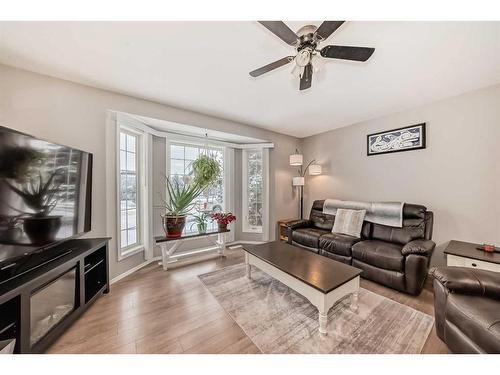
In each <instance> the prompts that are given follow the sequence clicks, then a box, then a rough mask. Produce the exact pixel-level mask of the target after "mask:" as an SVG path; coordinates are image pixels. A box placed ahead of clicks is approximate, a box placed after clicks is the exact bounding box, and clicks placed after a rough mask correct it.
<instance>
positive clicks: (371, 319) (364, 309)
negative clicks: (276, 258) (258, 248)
mask: <svg viewBox="0 0 500 375" xmlns="http://www.w3.org/2000/svg"><path fill="white" fill-rule="evenodd" d="M198 277H199V278H200V280H201V281H202V282H203V284H204V285H205V286H206V287H207V289H208V290H209V291H210V293H211V294H212V295H213V296H214V297H215V298H216V299H217V301H218V302H219V303H220V305H221V306H222V307H223V308H224V309H225V310H226V312H227V313H228V314H229V315H230V316H231V317H232V318H233V319H234V321H235V322H236V323H237V324H238V325H239V326H240V327H241V328H242V329H243V330H244V331H245V333H246V334H247V336H248V337H249V338H250V339H251V340H252V341H253V342H254V344H255V345H256V346H257V347H258V348H259V349H260V350H261V351H262V352H263V353H268V354H271V353H351V354H354V353H394V354H396V353H401V354H403V353H404V354H412V353H413V354H415V353H420V351H421V350H422V347H423V346H424V344H425V341H426V340H427V337H428V336H429V333H430V331H431V329H432V325H433V323H434V318H433V317H431V316H429V315H427V314H424V313H422V312H420V311H417V310H414V309H412V308H410V307H408V306H405V305H402V304H400V303H397V302H394V301H392V300H390V299H388V298H385V297H382V296H380V295H378V294H375V293H372V292H370V291H368V290H366V289H363V288H361V289H360V292H359V299H358V308H357V309H354V308H351V306H350V298H348V297H347V298H345V299H343V300H341V301H339V302H338V303H337V304H336V305H335V306H334V307H333V308H332V309H331V310H330V312H329V314H328V328H327V332H328V333H327V335H326V336H323V335H321V334H320V333H319V332H318V325H319V323H318V310H317V309H316V308H315V307H314V306H313V305H311V303H310V302H309V301H308V300H307V299H306V298H304V297H302V296H301V295H300V294H298V293H296V292H295V291H293V290H292V289H290V288H288V287H287V286H285V285H284V284H282V283H281V282H279V281H277V280H274V279H273V278H272V277H270V276H269V275H267V274H266V273H264V272H262V271H260V270H259V269H257V268H255V267H252V279H251V280H249V279H247V278H246V276H245V265H244V264H238V265H235V266H231V267H226V268H223V269H221V270H218V271H214V272H210V273H207V274H203V275H199V276H198Z"/></svg>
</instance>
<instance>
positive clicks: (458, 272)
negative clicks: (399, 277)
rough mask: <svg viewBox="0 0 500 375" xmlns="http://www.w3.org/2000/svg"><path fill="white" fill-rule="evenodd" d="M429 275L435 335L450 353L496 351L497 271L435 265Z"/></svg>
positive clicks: (499, 339) (499, 329)
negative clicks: (431, 283) (432, 295)
mask: <svg viewBox="0 0 500 375" xmlns="http://www.w3.org/2000/svg"><path fill="white" fill-rule="evenodd" d="M431 275H433V276H434V281H433V284H434V314H435V317H436V332H437V335H438V336H439V338H440V339H441V340H443V341H444V342H445V343H446V345H448V348H449V349H450V350H451V351H452V352H453V353H500V273H497V272H492V271H484V270H478V269H473V268H465V267H439V268H433V269H432V270H431Z"/></svg>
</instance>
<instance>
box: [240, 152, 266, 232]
mask: <svg viewBox="0 0 500 375" xmlns="http://www.w3.org/2000/svg"><path fill="white" fill-rule="evenodd" d="M249 152H260V153H261V160H262V168H261V171H262V194H261V197H262V198H261V200H262V202H261V204H262V225H261V226H254V225H250V223H249V222H248V209H249V206H248V188H247V187H248V154H249ZM266 154H267V153H266V152H265V149H261V148H253V149H243V150H242V154H241V160H242V168H241V177H242V185H241V186H242V189H241V190H242V194H241V196H242V205H241V216H242V219H243V221H242V223H241V231H242V232H243V233H256V234H263V235H264V234H265V232H266V231H265V228H266V226H267V223H268V220H267V216H268V208H267V207H268V204H267V196H268V192H267V190H268V189H267V177H266V173H267V165H266Z"/></svg>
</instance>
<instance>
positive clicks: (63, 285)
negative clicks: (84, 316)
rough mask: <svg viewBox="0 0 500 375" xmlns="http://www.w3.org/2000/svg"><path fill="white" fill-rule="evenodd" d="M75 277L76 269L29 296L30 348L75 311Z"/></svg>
mask: <svg viewBox="0 0 500 375" xmlns="http://www.w3.org/2000/svg"><path fill="white" fill-rule="evenodd" d="M76 276H77V272H76V268H73V269H71V270H69V271H67V272H66V273H64V274H63V275H61V276H59V277H58V278H57V279H55V280H53V281H52V282H50V283H49V284H47V285H45V286H43V287H42V288H40V289H38V290H36V291H34V292H33V294H32V295H31V303H30V304H31V310H30V322H31V324H30V331H31V332H30V344H31V346H33V345H35V344H36V343H37V342H38V341H39V340H40V339H41V338H42V337H44V336H45V335H46V334H47V333H48V332H49V331H50V330H51V329H52V328H53V327H55V326H56V325H57V324H59V323H60V322H61V321H62V320H63V319H64V318H65V317H67V316H68V315H69V314H70V313H71V312H72V311H73V310H74V309H75V307H76V301H77V296H76V293H77V290H78V289H77V286H76V281H77V277H76Z"/></svg>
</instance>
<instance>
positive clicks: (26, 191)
mask: <svg viewBox="0 0 500 375" xmlns="http://www.w3.org/2000/svg"><path fill="white" fill-rule="evenodd" d="M91 194H92V154H91V153H88V152H85V151H81V150H77V149H74V148H71V147H67V146H63V145H59V144H55V143H52V142H48V141H45V140H42V139H38V138H35V137H32V136H30V135H27V134H23V133H20V132H18V131H15V130H12V129H9V128H5V127H1V126H0V274H1V273H2V272H1V271H5V267H7V266H8V267H13V266H12V262H13V261H14V260H19V259H21V258H27V257H28V256H30V255H33V254H41V252H42V251H44V250H45V249H48V248H51V247H53V246H54V245H56V244H58V243H60V242H61V241H65V240H68V239H70V238H74V237H77V236H80V235H82V234H83V233H85V232H88V231H90V229H91ZM20 263H22V262H20V261H17V266H19V264H20ZM30 263H32V264H35V263H36V260H35V261H34V260H33V259H30ZM10 273H12V272H10ZM4 274H5V272H4ZM1 281H2V277H1V275H0V282H1Z"/></svg>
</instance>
